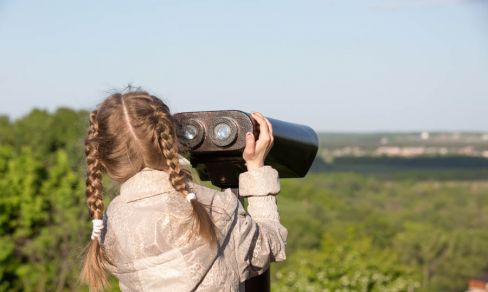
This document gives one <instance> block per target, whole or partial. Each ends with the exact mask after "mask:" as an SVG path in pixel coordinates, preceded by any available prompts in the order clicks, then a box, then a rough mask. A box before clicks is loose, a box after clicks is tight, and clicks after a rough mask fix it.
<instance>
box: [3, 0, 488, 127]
mask: <svg viewBox="0 0 488 292" xmlns="http://www.w3.org/2000/svg"><path fill="white" fill-rule="evenodd" d="M128 83H131V84H133V85H136V86H142V87H143V88H144V89H147V90H149V91H150V92H151V93H154V94H156V95H158V96H160V97H161V98H162V99H163V100H165V101H166V102H167V103H168V104H169V106H170V107H171V108H172V110H173V112H180V111H195V110H216V109H241V110H245V111H261V112H263V113H264V114H265V115H267V116H270V117H274V118H278V119H283V120H287V121H292V122H298V123H303V124H308V125H310V126H312V127H313V128H315V129H316V130H320V131H324V130H326V131H396V130H401V131H408V130H478V131H488V1H483V0H389V1H382V0H357V1H349V0H335V1H334V0H321V1H315V0H313V1H310V0H300V1H298V0H295V1H288V0H279V1H271V0H268V1H265V0H261V1H259V0H246V1H230V0H227V1H223V0H222V1H214V0H192V1H186V0H171V1H162V0H161V1H121V0H117V1H115V0H105V1H86V0H85V1H66V0H59V1H48V0H45V1H34V0H31V1H13V0H11V1H8V0H0V92H1V95H0V113H3V114H8V115H10V116H11V117H14V118H17V117H19V116H21V115H23V114H25V113H27V112H28V111H30V110H31V109H32V108H33V107H41V108H45V109H49V110H53V109H55V108H57V107H59V106H70V107H74V108H87V109H92V108H94V107H95V106H96V104H97V103H99V102H100V101H101V100H102V99H103V97H105V96H106V95H107V93H108V92H110V91H111V90H113V89H121V88H123V87H124V86H125V85H127V84H128Z"/></svg>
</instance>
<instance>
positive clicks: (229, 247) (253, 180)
mask: <svg viewBox="0 0 488 292" xmlns="http://www.w3.org/2000/svg"><path fill="white" fill-rule="evenodd" d="M239 181H240V185H239V192H240V195H241V196H244V197H247V198H248V208H247V212H246V211H245V210H244V208H243V207H242V205H241V203H240V202H239V200H238V199H237V198H236V196H235V195H234V194H233V193H232V192H231V190H230V189H226V190H225V191H223V192H220V191H216V190H213V189H209V188H206V187H204V186H201V185H198V184H194V183H190V187H191V188H192V190H193V192H194V193H195V194H196V196H197V198H198V200H199V201H200V202H202V203H203V204H206V205H208V206H210V215H211V218H212V220H213V222H214V223H215V225H216V227H217V230H218V237H219V240H218V245H217V246H216V247H213V248H212V247H211V246H210V245H209V244H207V243H206V242H205V241H204V240H203V239H201V238H197V239H196V240H189V239H188V230H189V226H188V224H187V222H188V218H189V215H190V214H191V210H192V207H191V204H190V203H189V202H188V201H187V200H186V199H185V198H184V197H182V196H181V194H178V193H177V192H176V190H175V189H174V188H173V187H172V186H171V184H170V182H169V180H168V173H166V172H164V171H158V170H154V169H149V168H146V169H144V170H142V171H141V172H139V173H137V174H136V175H135V176H133V177H132V178H130V179H128V180H127V181H126V182H124V183H123V184H122V185H121V188H120V195H119V196H117V197H115V199H114V200H112V202H111V203H110V205H109V206H108V208H107V212H106V216H105V223H106V224H105V226H106V227H107V228H106V229H105V233H104V234H103V235H102V243H103V245H104V246H105V249H106V251H107V253H108V255H109V256H110V257H111V259H112V261H113V266H111V267H110V270H111V272H112V273H113V274H114V275H115V276H116V277H117V278H118V279H119V286H120V289H121V290H122V291H172V292H180V291H239V286H240V285H239V284H240V283H242V282H244V280H246V279H248V278H250V277H252V276H255V275H258V274H261V273H262V272H264V271H265V270H266V269H267V268H268V266H269V263H270V262H272V261H283V260H285V258H286V256H285V245H286V238H287V234H288V232H287V230H286V228H285V227H283V226H282V225H281V224H280V221H279V215H278V209H277V205H276V197H275V195H276V194H278V192H279V190H280V185H279V178H278V172H277V171H276V170H275V169H273V168H271V167H270V166H264V167H261V168H259V169H256V170H252V171H248V172H245V173H242V174H241V175H240V178H239Z"/></svg>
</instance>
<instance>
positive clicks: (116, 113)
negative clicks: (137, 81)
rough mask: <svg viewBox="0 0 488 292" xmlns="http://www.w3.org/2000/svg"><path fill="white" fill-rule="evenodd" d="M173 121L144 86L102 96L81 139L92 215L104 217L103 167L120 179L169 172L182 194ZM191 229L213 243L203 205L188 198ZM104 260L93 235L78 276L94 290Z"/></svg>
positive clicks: (183, 175)
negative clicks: (152, 171) (145, 171)
mask: <svg viewBox="0 0 488 292" xmlns="http://www.w3.org/2000/svg"><path fill="white" fill-rule="evenodd" d="M178 145H179V144H178V139H177V135H176V129H175V124H174V121H173V118H172V115H171V113H170V110H169V108H168V106H166V104H164V103H163V102H162V101H161V100H160V99H158V98H157V97H155V96H152V95H149V94H148V93H147V92H144V91H130V92H128V93H124V94H121V93H116V94H113V95H111V96H109V97H108V98H106V99H105V100H104V101H103V102H102V103H101V104H100V105H99V106H98V107H97V109H96V110H95V111H93V112H92V113H91V114H90V126H89V129H88V135H87V137H86V140H85V154H86V162H87V179H86V199H87V204H88V208H89V211H90V216H91V217H92V219H102V216H103V211H104V210H103V198H102V173H106V174H107V175H108V176H109V177H110V178H112V179H113V180H115V181H117V182H119V183H122V182H124V181H126V180H127V179H128V178H130V177H132V176H133V175H135V174H136V173H137V172H139V171H141V170H142V169H143V168H145V167H149V168H152V169H158V170H162V171H166V172H168V173H169V179H170V182H171V184H172V185H173V187H174V188H175V189H176V190H177V191H178V192H179V193H181V195H182V196H186V195H187V194H188V192H189V190H188V186H187V184H186V179H189V178H190V176H189V174H188V173H187V172H185V171H183V170H182V169H181V167H180V164H179V152H180V151H179V146H178ZM191 204H192V207H193V215H192V216H193V217H192V219H193V223H194V224H192V226H193V228H194V229H193V230H192V233H193V234H194V235H200V236H201V237H203V238H205V239H206V240H207V241H209V242H210V243H211V244H212V243H214V242H215V240H216V236H215V230H214V227H213V224H212V221H211V219H210V217H209V215H208V213H207V211H206V209H205V208H204V207H203V206H202V205H201V204H200V203H199V202H198V201H197V200H191ZM107 263H108V259H107V258H106V256H105V254H104V252H103V248H102V247H101V246H100V244H99V241H98V240H97V239H96V238H95V239H94V240H92V241H91V242H90V245H89V247H88V249H87V253H86V255H85V261H84V265H83V269H82V272H81V280H82V281H83V282H85V283H87V284H88V285H89V286H90V287H91V288H92V290H99V289H101V288H103V287H104V286H105V283H106V272H105V267H106V264H107Z"/></svg>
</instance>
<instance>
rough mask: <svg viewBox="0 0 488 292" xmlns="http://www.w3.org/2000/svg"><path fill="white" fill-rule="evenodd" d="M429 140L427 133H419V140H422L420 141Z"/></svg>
mask: <svg viewBox="0 0 488 292" xmlns="http://www.w3.org/2000/svg"><path fill="white" fill-rule="evenodd" d="M429 138H430V134H429V132H425V131H424V132H422V133H420V139H422V140H429Z"/></svg>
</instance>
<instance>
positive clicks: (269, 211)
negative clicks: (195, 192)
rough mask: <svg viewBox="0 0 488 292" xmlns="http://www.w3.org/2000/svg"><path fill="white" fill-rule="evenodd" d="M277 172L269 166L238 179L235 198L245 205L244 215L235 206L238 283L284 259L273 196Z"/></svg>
mask: <svg viewBox="0 0 488 292" xmlns="http://www.w3.org/2000/svg"><path fill="white" fill-rule="evenodd" d="M279 191H280V184H279V177H278V172H277V171H276V170H275V169H273V168H272V167H271V166H263V167H260V168H258V169H254V170H251V171H247V172H244V173H242V174H241V175H240V176H239V194H240V196H242V197H246V198H247V201H248V207H247V212H246V210H244V208H243V207H242V205H241V204H240V203H239V207H238V209H237V224H236V227H235V230H234V233H233V238H234V242H235V249H236V251H235V255H236V260H237V264H238V269H239V277H240V281H241V282H243V281H244V280H246V279H248V278H250V277H253V276H256V275H260V274H262V273H263V272H264V271H266V270H267V269H268V267H269V263H270V262H273V261H276V262H279V261H283V260H285V259H286V254H285V246H286V239H287V236H288V231H287V229H286V228H285V227H284V226H283V225H281V223H280V216H279V214H278V207H277V205H276V195H277V194H278V192H279Z"/></svg>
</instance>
